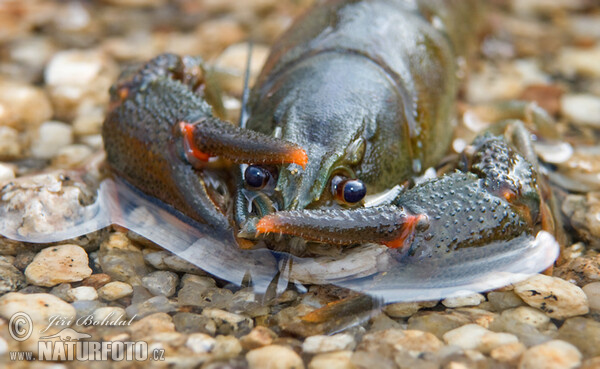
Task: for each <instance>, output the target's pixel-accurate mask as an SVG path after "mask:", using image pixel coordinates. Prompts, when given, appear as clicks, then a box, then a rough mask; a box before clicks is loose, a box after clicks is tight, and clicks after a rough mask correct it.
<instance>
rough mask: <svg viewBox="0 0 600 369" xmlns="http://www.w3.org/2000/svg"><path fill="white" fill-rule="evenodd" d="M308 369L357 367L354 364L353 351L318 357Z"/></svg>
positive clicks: (351, 368)
mask: <svg viewBox="0 0 600 369" xmlns="http://www.w3.org/2000/svg"><path fill="white" fill-rule="evenodd" d="M308 369H356V366H354V364H353V363H352V351H337V352H330V353H327V354H319V355H316V356H315V357H313V358H312V360H311V361H310V363H309V364H308Z"/></svg>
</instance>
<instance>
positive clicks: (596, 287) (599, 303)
mask: <svg viewBox="0 0 600 369" xmlns="http://www.w3.org/2000/svg"><path fill="white" fill-rule="evenodd" d="M581 289H582V290H583V292H585V295H586V296H587V298H588V303H589V306H590V309H593V310H600V282H592V283H588V284H586V285H585V286H583V287H581Z"/></svg>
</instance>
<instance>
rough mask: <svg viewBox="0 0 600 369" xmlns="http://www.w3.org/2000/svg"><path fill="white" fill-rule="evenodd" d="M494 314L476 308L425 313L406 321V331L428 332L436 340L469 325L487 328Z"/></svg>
mask: <svg viewBox="0 0 600 369" xmlns="http://www.w3.org/2000/svg"><path fill="white" fill-rule="evenodd" d="M495 318H496V314H494V313H491V312H489V311H485V310H481V309H477V308H461V309H453V310H450V309H449V310H447V311H426V312H422V313H417V314H416V315H413V316H412V317H410V318H409V319H408V329H416V330H421V331H425V332H430V333H433V334H434V335H436V337H438V338H440V339H441V338H442V337H443V335H444V333H446V332H448V331H450V330H452V329H455V328H458V327H460V326H463V325H465V324H469V323H475V324H478V325H480V326H482V327H488V326H489V324H490V322H492V321H493V320H494V319H495Z"/></svg>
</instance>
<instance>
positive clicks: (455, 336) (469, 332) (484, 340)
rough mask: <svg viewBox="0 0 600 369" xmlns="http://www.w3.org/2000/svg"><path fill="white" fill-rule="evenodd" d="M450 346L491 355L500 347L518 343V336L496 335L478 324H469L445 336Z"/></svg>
mask: <svg viewBox="0 0 600 369" xmlns="http://www.w3.org/2000/svg"><path fill="white" fill-rule="evenodd" d="M444 341H445V342H446V343H447V344H448V345H454V346H458V347H460V348H462V349H465V350H478V351H480V352H482V353H489V352H490V351H491V350H493V349H495V348H498V347H500V346H503V345H506V344H510V343H516V342H518V338H517V336H515V335H513V334H509V333H496V332H492V331H489V330H488V329H486V328H483V327H481V326H479V325H477V324H467V325H464V326H462V327H460V328H456V329H453V330H451V331H449V332H446V333H445V334H444Z"/></svg>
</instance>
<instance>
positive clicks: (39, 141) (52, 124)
mask: <svg viewBox="0 0 600 369" xmlns="http://www.w3.org/2000/svg"><path fill="white" fill-rule="evenodd" d="M72 142H73V129H72V128H71V126H70V125H68V124H65V123H62V122H57V121H47V122H44V123H42V125H41V126H40V127H39V129H38V132H37V134H36V138H35V140H34V141H33V143H32V144H31V153H32V154H33V156H34V157H36V158H40V159H49V158H52V157H54V156H55V155H56V154H58V152H59V151H60V150H61V148H62V147H64V146H67V145H70V144H71V143H72Z"/></svg>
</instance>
